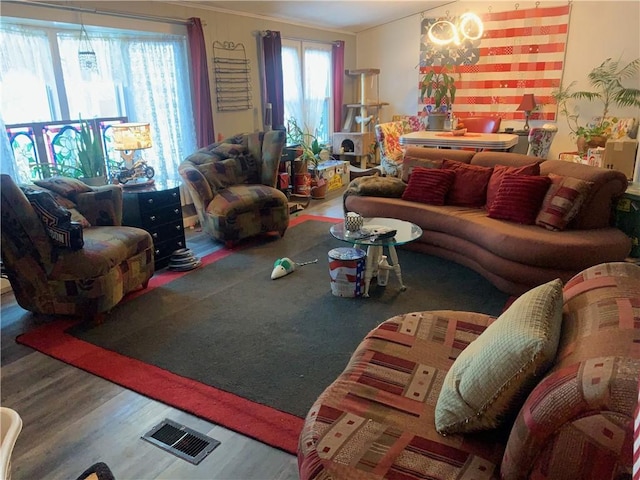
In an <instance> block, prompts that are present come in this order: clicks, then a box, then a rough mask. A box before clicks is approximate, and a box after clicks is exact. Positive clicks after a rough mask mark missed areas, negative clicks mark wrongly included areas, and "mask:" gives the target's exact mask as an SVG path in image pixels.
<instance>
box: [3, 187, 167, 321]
mask: <svg viewBox="0 0 640 480" xmlns="http://www.w3.org/2000/svg"><path fill="white" fill-rule="evenodd" d="M37 183H38V184H39V185H25V186H22V187H18V185H16V184H15V183H14V181H13V180H12V179H11V177H9V176H8V175H0V188H1V190H0V195H1V199H2V262H3V266H4V269H5V271H6V273H7V276H8V278H9V282H10V283H11V287H12V289H13V291H14V293H15V296H16V301H17V302H18V304H19V305H20V306H21V307H22V308H24V309H26V310H29V311H31V312H35V313H41V314H48V315H73V316H80V317H84V318H92V317H96V316H99V315H100V314H101V313H103V312H106V311H108V310H110V309H111V308H112V307H114V306H115V305H116V304H117V303H118V302H120V300H121V299H122V298H123V297H124V295H126V294H127V293H128V292H131V291H132V290H135V289H138V288H139V287H141V286H142V287H143V288H146V286H147V284H148V281H149V279H150V278H151V276H152V275H153V273H154V265H153V241H152V239H151V235H149V233H148V232H146V231H145V230H142V229H139V228H134V227H123V226H121V225H120V224H121V219H122V190H121V189H120V187H119V186H117V185H107V186H104V187H89V186H87V185H85V184H83V183H82V182H80V181H78V180H75V179H71V178H69V179H65V178H62V177H57V178H56V177H54V178H53V179H48V180H45V181H41V182H37ZM43 194H44V195H46V197H47V198H48V206H49V207H50V208H49V210H46V209H41V204H39V203H37V201H38V198H37V197H39V196H42V195H43ZM27 195H29V198H28V197H27ZM34 199H35V200H34ZM69 216H70V219H71V220H75V222H73V225H72V226H73V227H75V229H73V231H74V233H76V234H77V233H78V232H81V237H79V238H76V242H75V243H74V244H73V243H72V244H71V245H68V244H65V240H67V239H68V237H69V235H68V233H69V231H70V230H65V229H64V228H58V229H57V230H56V228H57V227H60V225H56V222H57V221H58V220H59V219H60V218H62V219H68V217H69ZM66 224H67V225H70V224H71V222H69V221H66ZM80 225H82V227H80Z"/></svg>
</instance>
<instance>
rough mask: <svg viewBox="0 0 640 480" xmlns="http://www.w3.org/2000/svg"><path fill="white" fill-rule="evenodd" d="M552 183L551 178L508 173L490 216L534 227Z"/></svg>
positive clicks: (501, 183) (492, 205) (494, 201)
mask: <svg viewBox="0 0 640 480" xmlns="http://www.w3.org/2000/svg"><path fill="white" fill-rule="evenodd" d="M550 183H551V180H549V177H538V176H534V175H516V174H513V173H506V174H505V175H504V178H503V179H502V182H500V188H498V193H497V194H496V197H495V198H494V200H493V203H492V204H491V207H489V213H488V216H489V217H491V218H498V219H501V220H507V221H509V222H515V223H522V224H525V225H533V224H534V223H535V220H536V216H537V215H538V211H539V210H540V206H541V205H542V200H543V199H544V196H545V194H546V193H547V190H548V189H549V184H550Z"/></svg>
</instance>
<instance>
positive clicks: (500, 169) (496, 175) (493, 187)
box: [486, 163, 540, 210]
mask: <svg viewBox="0 0 640 480" xmlns="http://www.w3.org/2000/svg"><path fill="white" fill-rule="evenodd" d="M505 173H513V174H516V175H540V164H539V163H532V164H531V165H525V166H524V167H508V166H506V165H496V166H495V167H493V173H491V178H490V179H489V185H488V186H487V206H486V208H487V210H489V208H490V207H491V204H492V203H493V199H494V198H496V193H498V188H500V182H501V181H502V178H503V177H504V174H505Z"/></svg>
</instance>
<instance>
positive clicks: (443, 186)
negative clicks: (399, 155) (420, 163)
mask: <svg viewBox="0 0 640 480" xmlns="http://www.w3.org/2000/svg"><path fill="white" fill-rule="evenodd" d="M455 178H456V174H455V172H454V171H453V170H445V169H439V168H422V167H417V168H414V169H413V172H412V173H411V175H410V176H409V184H408V185H407V188H406V189H405V191H404V193H403V194H402V199H403V200H408V201H410V202H420V203H429V204H431V205H444V202H445V198H446V196H447V192H448V191H449V189H450V188H451V185H452V184H453V181H454V180H455Z"/></svg>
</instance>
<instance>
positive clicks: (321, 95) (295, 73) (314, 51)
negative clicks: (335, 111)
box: [282, 39, 333, 143]
mask: <svg viewBox="0 0 640 480" xmlns="http://www.w3.org/2000/svg"><path fill="white" fill-rule="evenodd" d="M331 72H332V67H331V45H327V44H321V43H314V42H304V41H293V40H287V39H282V77H283V86H284V118H285V123H286V121H287V119H289V118H295V119H296V121H297V123H298V125H300V126H301V127H303V128H305V129H306V131H308V132H309V133H311V134H313V135H315V136H316V137H317V138H318V141H319V142H320V143H331V132H332V131H333V128H332V124H331V120H332V118H333V116H332V112H331V108H332V104H331V101H330V99H331Z"/></svg>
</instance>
